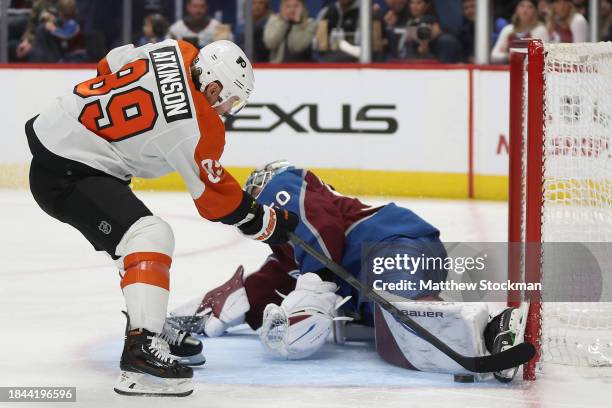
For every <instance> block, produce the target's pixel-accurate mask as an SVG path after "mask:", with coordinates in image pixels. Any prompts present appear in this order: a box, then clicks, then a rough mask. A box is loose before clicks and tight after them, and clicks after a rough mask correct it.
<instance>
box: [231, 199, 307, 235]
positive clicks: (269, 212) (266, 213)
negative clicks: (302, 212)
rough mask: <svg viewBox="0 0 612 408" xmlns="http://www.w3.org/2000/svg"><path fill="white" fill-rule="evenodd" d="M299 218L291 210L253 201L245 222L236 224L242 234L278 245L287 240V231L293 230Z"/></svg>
mask: <svg viewBox="0 0 612 408" xmlns="http://www.w3.org/2000/svg"><path fill="white" fill-rule="evenodd" d="M298 222H299V219H298V217H297V215H295V214H294V213H292V212H291V211H287V210H284V209H282V208H278V207H268V206H267V205H261V204H257V203H256V202H253V204H252V206H251V209H250V210H249V215H248V216H247V217H246V218H245V222H242V223H240V224H238V228H239V229H240V231H242V233H243V234H245V235H247V236H248V237H250V238H252V239H254V240H256V241H261V242H265V243H266V244H269V245H280V244H284V243H286V242H287V241H289V237H288V236H287V232H289V231H292V232H293V231H294V230H295V228H296V227H297V225H298Z"/></svg>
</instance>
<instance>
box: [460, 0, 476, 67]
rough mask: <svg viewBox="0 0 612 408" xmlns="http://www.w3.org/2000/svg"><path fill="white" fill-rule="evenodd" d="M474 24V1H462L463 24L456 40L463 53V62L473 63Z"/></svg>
mask: <svg viewBox="0 0 612 408" xmlns="http://www.w3.org/2000/svg"><path fill="white" fill-rule="evenodd" d="M475 22H476V0H463V24H462V25H461V29H460V30H459V34H458V39H459V42H460V43H461V49H462V51H463V58H462V61H463V62H468V63H473V62H474V33H475V27H474V24H475Z"/></svg>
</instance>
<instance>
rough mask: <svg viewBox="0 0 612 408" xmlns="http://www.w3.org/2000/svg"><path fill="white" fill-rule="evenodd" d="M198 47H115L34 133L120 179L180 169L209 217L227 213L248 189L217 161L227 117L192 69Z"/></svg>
mask: <svg viewBox="0 0 612 408" xmlns="http://www.w3.org/2000/svg"><path fill="white" fill-rule="evenodd" d="M198 52H199V51H198V49H197V48H195V47H194V46H192V45H191V44H189V43H186V42H183V41H176V40H166V41H163V42H160V43H157V44H147V45H144V46H142V47H138V48H135V47H134V46H133V45H131V44H130V45H125V46H122V47H119V48H115V49H113V50H111V51H110V52H109V53H108V55H107V56H106V57H105V58H104V59H102V61H100V63H99V64H98V76H97V77H95V78H92V79H90V80H87V81H85V82H82V83H80V84H77V85H76V86H75V87H74V89H73V92H72V93H70V94H67V95H64V96H62V97H59V98H57V99H56V100H55V101H54V102H53V103H52V104H51V105H50V106H49V107H48V108H47V109H45V110H44V111H43V112H42V113H41V114H40V116H39V117H38V118H37V119H36V121H35V122H34V130H35V132H36V135H37V136H38V138H39V139H40V142H41V143H42V144H43V145H44V146H45V147H46V148H47V149H48V150H50V151H51V152H53V153H55V154H57V155H59V156H62V157H65V158H68V159H72V160H76V161H78V162H81V163H84V164H86V165H88V166H90V167H93V168H95V169H98V170H101V171H103V172H105V173H107V174H110V175H112V176H114V177H117V178H120V179H123V180H129V179H130V178H132V177H134V176H136V177H143V178H155V177H159V176H162V175H164V174H167V173H170V172H172V171H174V170H176V171H178V172H179V173H180V175H181V176H182V177H183V179H184V180H185V182H186V184H187V186H188V188H189V190H190V192H191V195H192V197H193V199H194V201H195V204H196V207H197V208H198V211H199V213H200V214H201V215H202V216H203V217H204V218H207V219H219V218H223V217H225V216H227V215H228V214H230V213H231V212H232V211H233V210H235V209H236V208H237V207H238V206H239V204H240V202H241V200H242V198H243V193H242V189H241V187H240V185H239V184H238V182H237V181H236V180H235V179H234V178H233V177H232V176H231V175H230V174H229V173H227V172H226V171H224V169H223V167H222V166H221V164H220V163H219V159H220V157H221V155H222V153H223V148H224V145H225V127H224V124H223V122H222V120H221V118H220V117H219V115H218V114H217V113H216V112H215V111H214V109H213V108H212V107H211V106H210V104H209V103H208V102H207V101H206V98H205V97H204V94H202V93H201V92H200V91H199V90H198V89H197V88H196V86H195V84H194V83H193V81H192V78H191V75H190V65H191V63H192V61H193V60H194V59H195V58H196V57H197V56H198Z"/></svg>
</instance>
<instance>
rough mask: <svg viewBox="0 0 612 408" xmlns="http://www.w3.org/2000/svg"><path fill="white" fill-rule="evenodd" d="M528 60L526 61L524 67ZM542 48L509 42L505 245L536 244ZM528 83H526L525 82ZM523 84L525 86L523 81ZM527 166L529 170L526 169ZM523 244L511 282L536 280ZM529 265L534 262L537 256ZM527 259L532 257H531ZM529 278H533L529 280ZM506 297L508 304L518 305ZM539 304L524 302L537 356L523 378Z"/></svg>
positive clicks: (515, 249)
mask: <svg viewBox="0 0 612 408" xmlns="http://www.w3.org/2000/svg"><path fill="white" fill-rule="evenodd" d="M527 62H528V63H527ZM543 67H544V46H543V44H542V42H541V41H540V40H520V41H516V42H514V43H513V48H512V50H511V54H510V130H509V141H510V146H509V166H510V171H509V181H508V182H509V192H508V242H509V243H525V242H530V243H540V242H541V240H542V236H541V222H540V218H541V215H540V214H541V207H542V183H541V180H542V177H543V166H542V145H543V129H544V119H543V118H544V111H543V106H544V75H543ZM527 80H528V81H527ZM527 82H528V83H527ZM526 168H529V172H527V171H526ZM524 250H525V247H524V246H510V251H512V253H511V254H510V256H509V274H510V280H512V281H513V282H522V281H523V280H525V281H535V282H539V281H540V276H539V268H537V267H536V269H535V270H533V269H532V276H530V278H531V279H527V276H526V275H527V274H526V273H524V271H526V270H527V268H526V265H527V264H532V263H531V262H529V263H528V262H527V254H526V253H525V251H524ZM530 255H531V256H536V259H535V260H534V261H532V262H534V263H535V264H536V265H537V264H538V263H539V254H537V253H536V254H530ZM532 259H533V258H532ZM533 274H535V276H533ZM517 296H518V295H517V294H511V295H510V297H511V301H510V302H509V303H510V305H511V306H518V304H519V302H517V301H516V297H517ZM540 320H541V317H540V300H539V299H538V298H536V299H530V306H529V319H528V321H527V327H526V331H525V341H527V342H530V343H532V344H533V345H534V346H536V350H537V354H536V356H535V357H534V359H533V360H532V361H530V362H529V363H527V364H525V366H524V367H523V376H524V378H525V379H530V380H533V379H535V365H536V363H537V361H538V360H539V358H540V349H541V347H540V329H541V328H540V323H539V322H540Z"/></svg>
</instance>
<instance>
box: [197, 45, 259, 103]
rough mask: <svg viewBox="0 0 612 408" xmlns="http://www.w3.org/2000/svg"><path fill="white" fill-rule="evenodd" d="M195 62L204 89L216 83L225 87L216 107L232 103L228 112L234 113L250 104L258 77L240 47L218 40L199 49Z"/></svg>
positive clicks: (202, 90) (202, 89)
mask: <svg viewBox="0 0 612 408" xmlns="http://www.w3.org/2000/svg"><path fill="white" fill-rule="evenodd" d="M194 64H195V67H196V68H197V70H198V72H199V77H198V80H199V81H200V84H201V88H200V91H201V92H204V90H205V89H206V85H208V84H210V83H213V82H218V83H219V84H221V86H222V87H223V89H222V90H221V94H220V95H219V100H218V101H217V102H216V103H215V104H214V105H213V108H216V107H219V106H222V105H223V104H229V105H230V106H229V110H228V113H229V114H231V115H234V114H236V113H238V111H240V109H242V108H243V107H244V105H246V104H247V102H248V100H249V96H250V95H251V93H252V92H253V89H254V88H255V77H254V75H253V67H252V66H251V62H250V61H249V59H248V58H247V56H246V54H245V53H244V52H243V51H242V50H241V49H240V47H238V46H237V45H236V44H234V43H233V42H231V41H227V40H220V41H215V42H213V43H210V44H208V45H207V46H205V47H204V48H202V49H201V50H200V54H199V55H198V58H197V59H196V60H195V61H194Z"/></svg>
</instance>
